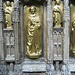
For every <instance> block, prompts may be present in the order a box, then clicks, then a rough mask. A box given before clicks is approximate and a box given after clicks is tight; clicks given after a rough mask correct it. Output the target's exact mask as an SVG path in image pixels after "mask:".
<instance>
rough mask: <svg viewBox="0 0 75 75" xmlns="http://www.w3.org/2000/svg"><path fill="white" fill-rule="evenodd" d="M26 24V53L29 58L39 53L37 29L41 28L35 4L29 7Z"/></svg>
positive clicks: (37, 55)
mask: <svg viewBox="0 0 75 75" xmlns="http://www.w3.org/2000/svg"><path fill="white" fill-rule="evenodd" d="M29 12H30V14H29V15H28V25H27V46H26V50H27V53H26V54H27V55H28V56H29V57H30V58H38V57H39V56H40V55H41V52H42V50H41V48H40V37H39V34H40V33H39V29H40V28H41V23H40V18H39V15H38V13H36V12H37V10H36V7H35V6H31V7H30V9H29Z"/></svg>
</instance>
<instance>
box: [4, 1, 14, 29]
mask: <svg viewBox="0 0 75 75" xmlns="http://www.w3.org/2000/svg"><path fill="white" fill-rule="evenodd" d="M13 7H14V6H13V2H10V1H6V2H5V3H4V6H3V10H4V20H5V25H6V28H12V12H13Z"/></svg>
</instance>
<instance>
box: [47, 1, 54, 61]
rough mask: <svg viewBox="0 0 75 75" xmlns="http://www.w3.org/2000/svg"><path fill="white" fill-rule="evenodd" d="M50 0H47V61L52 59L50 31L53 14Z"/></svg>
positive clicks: (51, 29)
mask: <svg viewBox="0 0 75 75" xmlns="http://www.w3.org/2000/svg"><path fill="white" fill-rule="evenodd" d="M51 4H52V3H51V0H48V1H47V27H48V29H47V60H48V62H50V61H52V59H53V54H52V53H53V49H52V45H53V44H52V40H53V39H52V32H53V16H52V5H51Z"/></svg>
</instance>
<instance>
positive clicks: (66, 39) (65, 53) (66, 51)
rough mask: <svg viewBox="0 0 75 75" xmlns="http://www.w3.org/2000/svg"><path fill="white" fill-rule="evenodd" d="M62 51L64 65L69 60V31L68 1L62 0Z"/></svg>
mask: <svg viewBox="0 0 75 75" xmlns="http://www.w3.org/2000/svg"><path fill="white" fill-rule="evenodd" d="M63 15H64V16H63V20H64V51H63V61H64V62H65V63H67V62H68V60H69V40H70V36H69V30H70V8H69V1H68V0H64V14H63Z"/></svg>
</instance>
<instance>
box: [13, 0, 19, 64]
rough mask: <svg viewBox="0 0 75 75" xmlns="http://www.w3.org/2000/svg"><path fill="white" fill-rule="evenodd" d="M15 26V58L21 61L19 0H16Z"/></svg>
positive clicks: (14, 11)
mask: <svg viewBox="0 0 75 75" xmlns="http://www.w3.org/2000/svg"><path fill="white" fill-rule="evenodd" d="M13 26H14V35H15V59H16V63H17V61H19V55H20V53H19V0H14V10H13Z"/></svg>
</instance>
